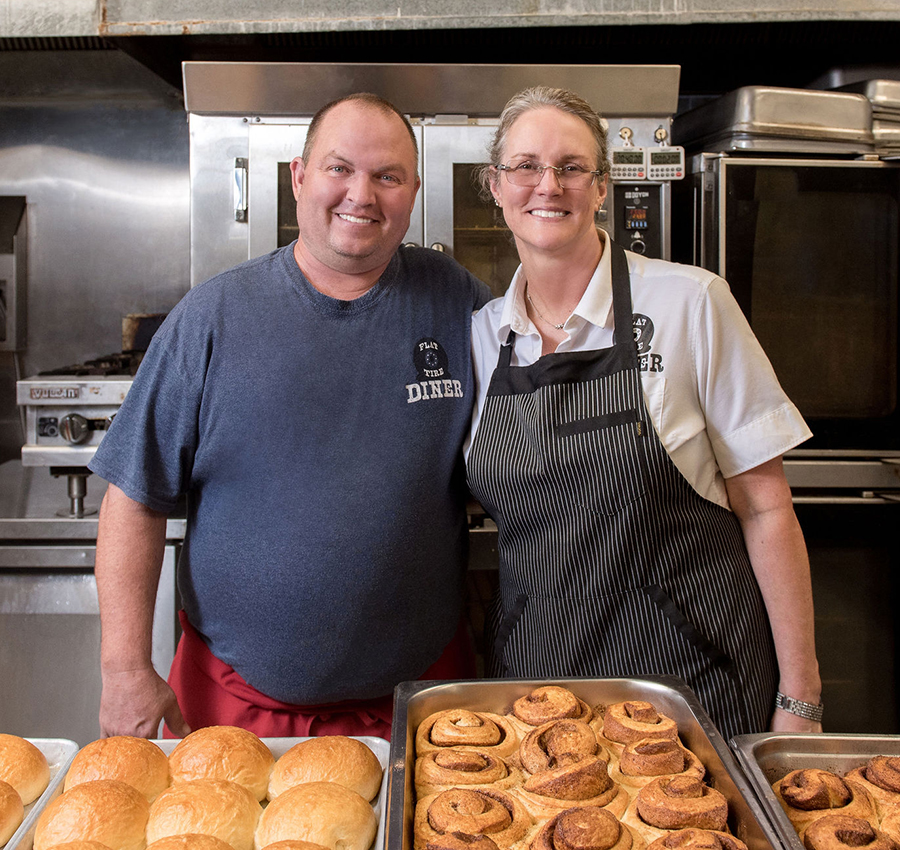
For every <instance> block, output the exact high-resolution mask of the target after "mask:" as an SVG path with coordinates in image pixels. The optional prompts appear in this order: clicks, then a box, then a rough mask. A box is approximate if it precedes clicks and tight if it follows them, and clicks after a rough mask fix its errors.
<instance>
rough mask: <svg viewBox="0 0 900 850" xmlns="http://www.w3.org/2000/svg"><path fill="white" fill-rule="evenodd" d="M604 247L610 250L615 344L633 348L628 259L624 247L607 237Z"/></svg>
mask: <svg viewBox="0 0 900 850" xmlns="http://www.w3.org/2000/svg"><path fill="white" fill-rule="evenodd" d="M606 247H607V248H608V249H609V251H610V255H609V260H610V269H611V272H612V299H613V320H614V322H615V340H616V345H624V346H625V347H626V348H627V347H629V346H631V347H632V348H633V347H634V330H633V328H632V324H633V322H632V318H631V278H630V276H629V274H628V259H627V257H626V256H625V249H624V248H623V247H622V246H621V245H618V244H616V243H615V242H613V241H612V239H610V238H609V237H607V238H606Z"/></svg>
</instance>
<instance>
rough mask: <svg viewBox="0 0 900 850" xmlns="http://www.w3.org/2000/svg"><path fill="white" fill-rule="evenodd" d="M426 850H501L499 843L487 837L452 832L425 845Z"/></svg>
mask: <svg viewBox="0 0 900 850" xmlns="http://www.w3.org/2000/svg"><path fill="white" fill-rule="evenodd" d="M425 850H499V848H498V847H497V842H496V841H494V840H493V839H492V838H488V837H487V836H486V835H466V834H465V833H464V832H451V833H449V834H448V835H438V836H436V837H435V838H433V839H432V840H431V841H429V842H428V843H427V844H426V845H425Z"/></svg>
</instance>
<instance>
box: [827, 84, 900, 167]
mask: <svg viewBox="0 0 900 850" xmlns="http://www.w3.org/2000/svg"><path fill="white" fill-rule="evenodd" d="M839 90H840V91H845V92H857V93H859V94H862V95H865V97H866V98H867V99H868V101H869V103H870V104H871V105H872V137H873V141H874V147H875V153H877V154H878V155H879V156H881V157H885V158H886V157H896V156H900V80H862V81H860V82H855V83H850V84H848V85H846V86H841V87H840V89H839Z"/></svg>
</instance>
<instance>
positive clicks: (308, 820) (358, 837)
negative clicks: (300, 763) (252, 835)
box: [255, 782, 378, 850]
mask: <svg viewBox="0 0 900 850" xmlns="http://www.w3.org/2000/svg"><path fill="white" fill-rule="evenodd" d="M377 827H378V818H376V817H375V812H374V810H373V809H372V807H371V806H370V805H369V804H368V803H367V802H366V801H365V800H364V799H363V798H362V797H360V795H359V794H357V793H356V792H355V791H351V790H350V789H349V788H344V786H343V785H338V784H337V783H336V782H309V783H307V784H305V785H295V786H294V787H293V788H288V790H287V791H284V792H283V793H281V794H279V795H278V796H277V797H276V798H275V799H274V800H272V802H271V803H269V805H268V806H267V807H266V810H265V811H264V812H263V814H262V817H261V818H260V820H259V827H258V828H257V830H256V839H255V845H256V850H262V848H263V847H267V846H268V845H269V844H273V843H274V842H276V841H282V840H284V839H286V838H299V839H302V840H303V841H311V842H313V843H314V844H323V845H324V846H325V847H328V848H330V850H369V845H370V844H371V843H372V841H373V839H374V838H375V832H376V829H377Z"/></svg>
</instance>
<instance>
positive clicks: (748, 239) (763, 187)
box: [679, 154, 900, 456]
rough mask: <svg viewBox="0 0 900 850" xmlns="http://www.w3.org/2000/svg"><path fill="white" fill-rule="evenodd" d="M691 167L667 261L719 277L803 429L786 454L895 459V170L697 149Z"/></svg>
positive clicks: (898, 199) (898, 440)
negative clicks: (688, 235)
mask: <svg viewBox="0 0 900 850" xmlns="http://www.w3.org/2000/svg"><path fill="white" fill-rule="evenodd" d="M691 171H692V175H691V181H690V185H691V187H692V188H693V194H694V201H695V209H694V216H693V218H694V221H695V223H696V229H695V233H694V236H695V239H694V245H693V247H694V252H693V255H692V256H687V257H685V256H684V255H683V254H682V256H680V257H679V259H682V260H687V261H688V262H694V263H696V264H698V265H702V266H704V267H705V268H708V269H710V270H712V271H715V272H717V273H718V274H720V275H721V276H723V277H724V278H725V279H726V280H727V281H728V283H729V285H730V286H731V289H732V292H733V293H734V296H735V298H736V299H737V301H738V303H739V304H740V306H741V308H742V309H743V310H744V313H745V314H746V315H747V317H748V319H749V320H750V325H751V327H752V328H753V331H754V333H755V334H756V336H757V338H758V339H759V341H760V343H761V344H762V346H763V348H764V349H765V351H766V353H767V354H768V356H769V359H770V360H771V361H772V365H773V366H774V368H775V372H776V374H777V375H778V378H779V380H780V381H781V384H782V386H783V387H784V389H785V391H786V392H787V394H788V396H789V397H790V398H791V399H792V400H793V401H794V402H795V403H796V404H797V406H798V407H799V409H800V411H801V413H803V415H804V417H805V418H806V419H807V421H808V422H809V424H810V427H811V429H812V431H813V434H814V436H813V438H812V439H811V440H810V441H809V442H808V443H806V444H804V446H803V447H802V450H801V452H798V453H797V454H802V453H808V454H821V453H823V452H838V453H847V452H852V453H862V454H866V455H872V456H891V455H896V454H900V410H898V404H897V397H898V386H897V385H898V375H900V368H898V355H900V349H898V291H897V290H898V241H900V215H898V210H900V166H898V164H896V163H887V162H881V161H861V160H859V161H858V160H839V159H835V160H824V159H818V160H811V159H788V158H761V157H740V156H733V157H731V156H728V155H725V154H702V155H698V156H696V157H695V158H694V160H693V162H692V164H691ZM681 215H682V216H683V217H684V219H685V220H689V217H690V212H689V211H688V210H682V211H681Z"/></svg>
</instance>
